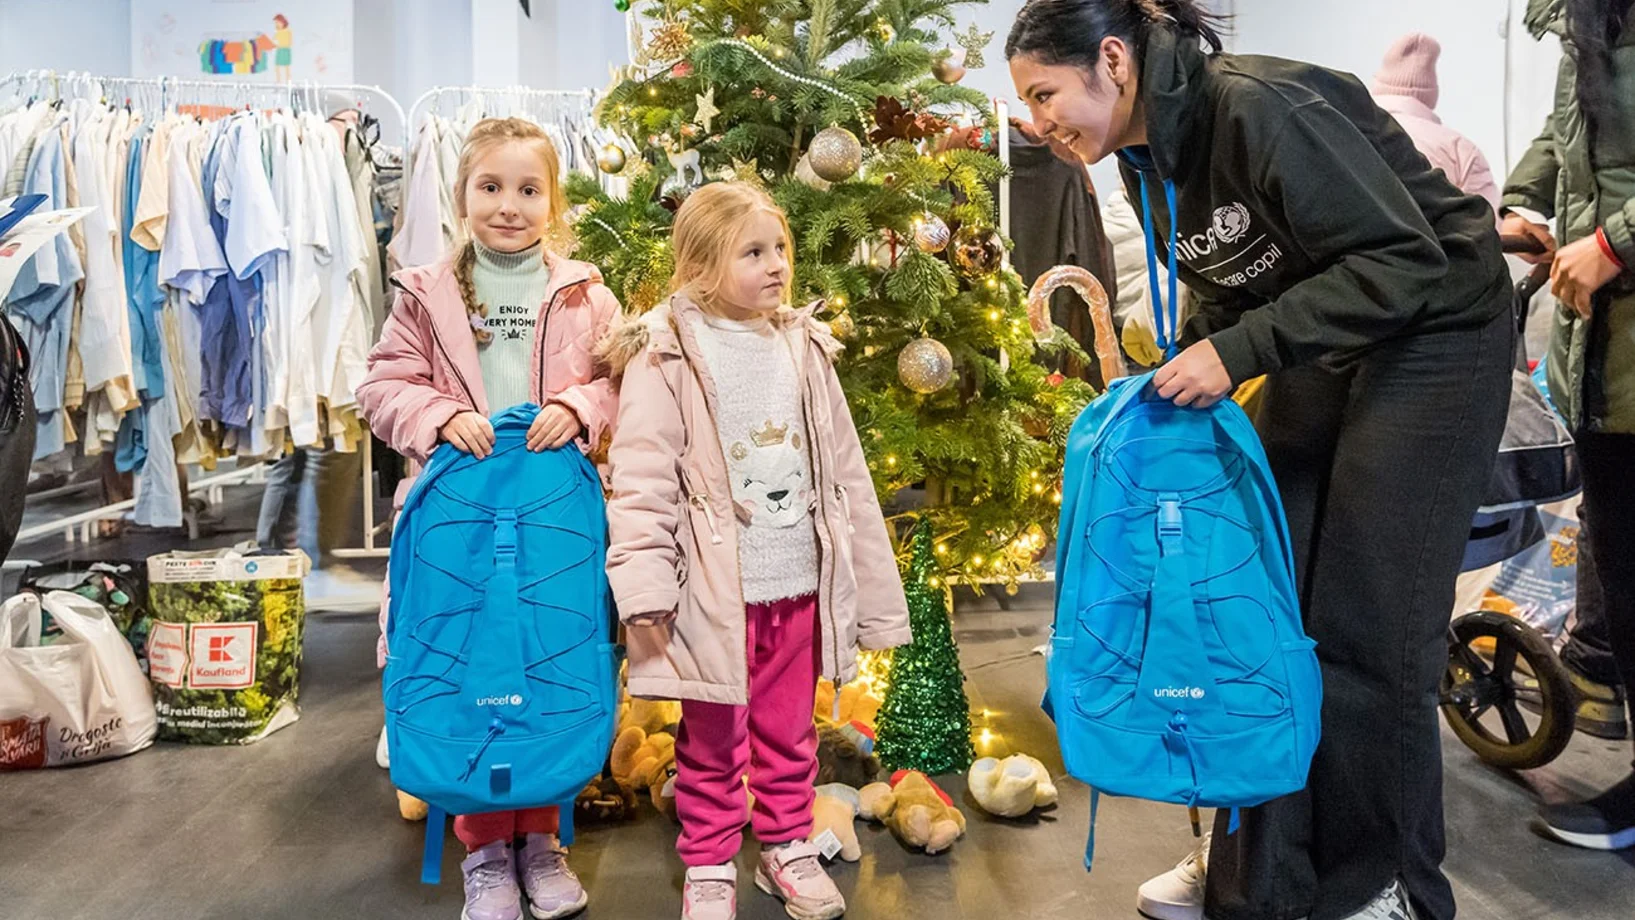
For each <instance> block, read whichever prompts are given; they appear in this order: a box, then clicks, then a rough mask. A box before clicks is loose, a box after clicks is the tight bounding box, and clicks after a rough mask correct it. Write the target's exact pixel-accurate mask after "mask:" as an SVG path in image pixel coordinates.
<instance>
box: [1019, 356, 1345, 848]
mask: <svg viewBox="0 0 1635 920" xmlns="http://www.w3.org/2000/svg"><path fill="white" fill-rule="evenodd" d="M1151 379H1152V375H1151V374H1148V375H1146V376H1142V377H1131V378H1125V379H1123V380H1119V381H1116V382H1114V383H1113V385H1112V386H1111V387H1110V388H1109V389H1108V391H1107V393H1105V394H1103V395H1102V396H1101V398H1099V399H1097V400H1096V401H1095V402H1093V403H1092V404H1091V405H1090V406H1089V407H1088V408H1087V409H1085V411H1084V413H1083V414H1082V415H1080V416H1079V419H1078V421H1077V422H1075V423H1074V426H1073V430H1072V433H1071V435H1070V436H1069V439H1068V445H1067V459H1066V467H1065V475H1064V482H1063V487H1062V514H1061V523H1060V529H1059V530H1058V532H1057V540H1058V549H1057V561H1056V574H1057V579H1058V592H1057V599H1056V620H1055V632H1054V636H1053V638H1052V640H1051V650H1050V656H1049V664H1048V666H1047V672H1048V677H1049V691H1048V695H1047V701H1046V708H1047V709H1048V710H1049V711H1050V712H1051V715H1052V717H1053V718H1054V719H1055V721H1056V729H1057V735H1058V738H1059V740H1060V743H1061V748H1062V759H1063V761H1064V762H1065V763H1066V766H1067V771H1068V772H1069V773H1070V774H1072V775H1073V776H1074V777H1075V778H1077V779H1079V780H1082V781H1083V782H1085V783H1087V784H1089V785H1090V787H1091V789H1092V805H1091V821H1092V828H1091V834H1092V836H1091V845H1090V846H1089V847H1087V849H1086V853H1085V865H1086V867H1088V866H1089V864H1090V861H1091V857H1092V855H1093V851H1094V840H1095V838H1094V820H1095V817H1094V815H1095V805H1096V802H1097V797H1099V795H1100V794H1101V793H1108V794H1110V795H1119V796H1131V797H1135V798H1142V799H1150V800H1154V801H1160V802H1171V803H1175V804H1180V805H1187V806H1191V807H1199V808H1246V807H1250V806H1254V805H1259V804H1261V803H1264V802H1266V801H1269V800H1271V799H1274V798H1277V797H1279V796H1282V795H1286V794H1288V793H1291V792H1295V791H1298V790H1300V789H1302V788H1304V787H1305V785H1306V774H1307V771H1308V770H1309V768H1310V765H1311V758H1312V754H1313V753H1314V752H1315V750H1316V748H1317V739H1318V719H1319V715H1320V713H1321V709H1322V683H1321V679H1320V677H1319V675H1318V669H1317V656H1316V653H1315V651H1314V647H1315V646H1314V643H1313V642H1312V641H1311V639H1309V638H1307V636H1306V634H1305V631H1304V629H1303V628H1302V625H1301V619H1300V606H1299V599H1298V594H1297V592H1296V588H1295V579H1294V565H1293V557H1292V555H1291V550H1290V545H1289V534H1288V525H1287V524H1286V523H1285V521H1284V517H1283V506H1282V503H1281V501H1280V500H1279V498H1278V492H1277V488H1276V485H1275V484H1274V483H1273V481H1272V477H1271V473H1270V470H1269V469H1268V466H1267V462H1266V455H1265V452H1264V450H1263V449H1262V447H1261V444H1260V439H1259V437H1258V436H1257V435H1256V434H1255V430H1254V427H1253V426H1252V425H1251V424H1250V422H1249V419H1248V417H1247V416H1246V415H1244V413H1243V410H1242V409H1241V408H1239V407H1238V406H1237V405H1236V404H1235V403H1232V402H1230V401H1226V402H1222V403H1219V404H1217V405H1215V406H1213V407H1211V408H1209V409H1191V408H1179V407H1177V406H1175V405H1174V404H1173V403H1171V402H1169V401H1168V400H1165V399H1162V398H1159V397H1158V396H1156V395H1154V394H1152V393H1151V389H1150V387H1149V384H1150V382H1151Z"/></svg>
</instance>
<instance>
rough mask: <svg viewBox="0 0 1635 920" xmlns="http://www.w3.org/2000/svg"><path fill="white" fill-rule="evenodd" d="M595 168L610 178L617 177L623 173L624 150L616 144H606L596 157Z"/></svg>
mask: <svg viewBox="0 0 1635 920" xmlns="http://www.w3.org/2000/svg"><path fill="white" fill-rule="evenodd" d="M596 166H597V167H598V168H599V169H601V170H602V172H605V173H607V174H608V175H610V176H617V175H618V174H619V173H622V172H624V166H625V155H624V148H622V147H620V146H619V145H618V144H608V145H607V146H605V147H603V148H602V151H601V152H600V153H598V154H597V155H596Z"/></svg>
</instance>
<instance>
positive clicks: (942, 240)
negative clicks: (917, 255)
mask: <svg viewBox="0 0 1635 920" xmlns="http://www.w3.org/2000/svg"><path fill="white" fill-rule="evenodd" d="M949 239H950V234H949V232H948V225H947V224H946V223H944V222H943V219H942V218H940V217H938V216H937V215H935V214H923V215H921V216H920V217H917V218H915V219H914V245H916V246H918V247H920V251H921V252H942V251H943V250H944V249H947V248H948V241H949Z"/></svg>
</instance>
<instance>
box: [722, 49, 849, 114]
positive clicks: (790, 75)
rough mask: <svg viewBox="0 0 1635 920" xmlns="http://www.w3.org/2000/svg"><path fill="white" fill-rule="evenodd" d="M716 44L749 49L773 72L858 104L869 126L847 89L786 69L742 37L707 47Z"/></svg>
mask: <svg viewBox="0 0 1635 920" xmlns="http://www.w3.org/2000/svg"><path fill="white" fill-rule="evenodd" d="M714 45H731V46H733V47H734V48H742V49H743V50H745V51H748V52H749V53H750V54H751V55H754V57H755V59H756V60H758V61H760V62H761V63H762V64H763V65H765V66H766V67H767V69H769V70H771V71H772V72H773V73H775V74H777V75H778V76H780V77H783V78H784V79H786V80H793V81H795V82H796V83H799V84H801V85H802V86H810V87H812V88H814V89H820V90H822V91H824V92H826V93H828V94H829V95H831V96H833V97H835V98H836V99H844V100H846V101H847V102H850V103H851V104H852V105H854V106H857V121H858V123H859V124H861V125H863V126H864V127H865V128H866V127H868V124H869V119H868V115H867V114H866V113H865V112H864V111H863V106H862V105H861V104H860V103H859V102H858V101H857V99H856V98H854V97H852V96H850V95H848V94H847V93H846V92H845V91H843V90H839V89H836V88H834V87H833V86H830V85H829V84H827V83H824V82H823V81H822V80H814V79H812V78H811V77H803V76H801V75H800V74H798V73H792V72H790V71H787V70H784V69H783V68H782V67H779V66H778V65H777V64H774V63H772V61H771V60H770V59H769V58H767V56H766V55H764V54H762V53H761V51H760V49H758V48H756V47H755V46H754V45H751V44H750V43H749V42H746V41H743V40H741V39H736V38H722V39H717V40H715V41H713V42H710V43H709V45H706V46H705V47H711V46H714Z"/></svg>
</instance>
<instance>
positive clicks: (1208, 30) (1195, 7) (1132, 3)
mask: <svg viewBox="0 0 1635 920" xmlns="http://www.w3.org/2000/svg"><path fill="white" fill-rule="evenodd" d="M1610 2H1620V0H1610ZM1621 2H1625V3H1628V2H1631V0H1621ZM1224 22H1225V20H1224V19H1223V18H1222V17H1221V16H1218V15H1216V14H1215V13H1211V12H1209V11H1208V10H1206V9H1204V8H1203V7H1202V6H1200V4H1199V2H1198V0H1028V4H1027V5H1026V6H1024V7H1022V12H1020V13H1018V14H1017V15H1016V24H1015V25H1013V26H1011V34H1010V37H1009V38H1008V39H1006V40H1005V57H1006V59H1007V60H1008V59H1010V58H1013V57H1016V56H1017V55H1020V54H1026V55H1032V56H1035V57H1038V58H1039V59H1041V60H1043V61H1044V62H1045V63H1047V64H1067V65H1070V66H1074V67H1082V68H1085V69H1087V70H1088V69H1089V68H1091V67H1094V66H1095V65H1096V62H1097V61H1099V60H1100V59H1101V40H1102V39H1104V38H1106V37H1107V36H1109V35H1116V36H1117V37H1119V38H1122V39H1124V40H1125V41H1126V42H1129V43H1130V45H1131V47H1134V48H1137V49H1140V48H1142V47H1144V46H1145V45H1146V38H1147V33H1148V32H1149V31H1150V30H1151V29H1152V28H1153V27H1154V26H1161V27H1164V28H1168V29H1172V30H1174V31H1175V32H1177V33H1179V34H1181V35H1183V36H1192V37H1194V38H1196V39H1198V40H1199V41H1202V42H1205V43H1207V44H1208V45H1209V47H1210V48H1211V49H1212V50H1214V51H1219V50H1221V29H1222V28H1223V25H1224ZM1138 53H1139V51H1138Z"/></svg>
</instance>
